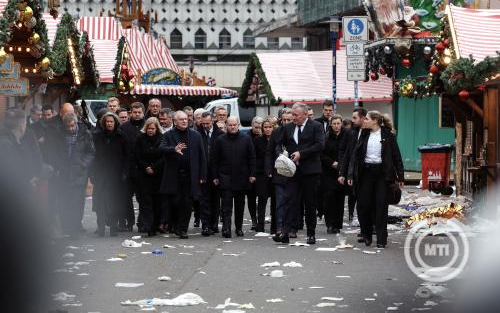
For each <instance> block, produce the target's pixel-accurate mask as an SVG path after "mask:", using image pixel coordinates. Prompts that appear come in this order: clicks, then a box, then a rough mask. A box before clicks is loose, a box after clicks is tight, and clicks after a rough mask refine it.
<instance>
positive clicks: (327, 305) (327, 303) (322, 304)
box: [316, 302, 336, 308]
mask: <svg viewBox="0 0 500 313" xmlns="http://www.w3.org/2000/svg"><path fill="white" fill-rule="evenodd" d="M335 305H336V304H335V303H333V302H321V303H318V304H316V307H317V308H327V307H332V306H335Z"/></svg>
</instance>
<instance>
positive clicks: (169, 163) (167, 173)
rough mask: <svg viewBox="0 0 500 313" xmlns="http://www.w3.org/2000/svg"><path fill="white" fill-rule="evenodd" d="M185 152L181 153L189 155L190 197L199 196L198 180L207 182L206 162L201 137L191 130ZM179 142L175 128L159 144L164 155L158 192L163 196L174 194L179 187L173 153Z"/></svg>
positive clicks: (175, 153) (177, 166)
mask: <svg viewBox="0 0 500 313" xmlns="http://www.w3.org/2000/svg"><path fill="white" fill-rule="evenodd" d="M187 132H188V133H187V138H188V139H187V141H188V142H187V143H186V145H187V150H188V151H184V152H183V153H189V165H190V174H191V195H192V196H194V197H199V196H201V184H200V180H205V181H206V180H207V161H206V159H205V151H204V149H203V142H202V140H201V135H200V134H199V133H198V132H197V131H194V130H192V129H188V130H187ZM179 142H180V137H179V134H178V130H177V128H173V129H172V130H170V131H168V132H166V133H165V134H164V135H163V140H162V141H161V144H160V151H161V152H162V153H163V154H164V155H165V164H164V168H163V178H162V181H161V187H160V192H161V193H163V194H176V193H177V192H178V186H179V179H178V174H179V171H178V170H179V162H180V159H179V158H178V153H177V152H175V146H177V144H178V143H179Z"/></svg>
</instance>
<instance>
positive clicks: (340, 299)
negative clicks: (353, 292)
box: [321, 297, 344, 301]
mask: <svg viewBox="0 0 500 313" xmlns="http://www.w3.org/2000/svg"><path fill="white" fill-rule="evenodd" d="M321 300H326V301H343V300H344V298H335V297H322V298H321Z"/></svg>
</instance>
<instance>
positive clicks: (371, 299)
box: [365, 298, 375, 301]
mask: <svg viewBox="0 0 500 313" xmlns="http://www.w3.org/2000/svg"><path fill="white" fill-rule="evenodd" d="M365 301H375V298H365Z"/></svg>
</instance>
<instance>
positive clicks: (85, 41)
mask: <svg viewBox="0 0 500 313" xmlns="http://www.w3.org/2000/svg"><path fill="white" fill-rule="evenodd" d="M85 45H87V46H88V50H87V53H85ZM78 47H79V48H78V49H79V51H80V55H81V56H83V59H84V60H86V62H87V63H88V67H89V68H90V71H91V73H92V80H93V83H94V85H95V86H96V88H98V87H99V71H98V70H97V65H96V62H95V57H94V48H93V47H92V46H91V45H90V41H89V35H88V33H87V32H86V31H83V32H82V35H81V37H80V42H79V44H78Z"/></svg>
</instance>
